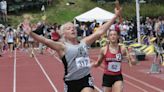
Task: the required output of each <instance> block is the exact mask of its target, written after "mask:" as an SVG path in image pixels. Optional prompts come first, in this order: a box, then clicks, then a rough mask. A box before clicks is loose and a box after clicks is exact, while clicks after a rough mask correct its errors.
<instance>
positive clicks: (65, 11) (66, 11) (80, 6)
mask: <svg viewBox="0 0 164 92" xmlns="http://www.w3.org/2000/svg"><path fill="white" fill-rule="evenodd" d="M67 1H68V0H58V3H56V4H54V5H53V6H50V7H48V8H47V9H46V16H47V21H48V22H49V23H55V22H56V23H59V24H62V23H64V22H66V21H72V20H73V18H74V17H75V16H77V15H80V14H81V13H84V12H86V11H88V10H90V9H92V8H94V7H96V6H98V7H101V8H103V9H106V10H108V11H111V12H113V10H114V7H115V5H114V4H113V3H106V4H104V5H100V4H97V3H95V2H92V1H91V0H85V2H84V0H74V1H76V4H75V5H71V6H67V5H66V2H67ZM122 7H123V13H122V16H123V17H124V18H132V17H134V16H135V15H136V11H135V8H136V6H135V3H132V4H126V3H125V4H123V5H122ZM140 9H141V10H140V14H141V16H161V15H164V12H163V10H164V5H157V4H141V6H140ZM28 13H29V14H31V15H32V16H33V19H32V22H33V23H36V22H38V21H40V20H41V17H42V15H43V13H42V12H41V11H37V12H35V11H32V13H30V12H28ZM9 20H10V21H9V23H10V24H12V25H14V26H16V25H18V24H19V23H20V22H22V21H23V17H22V15H19V16H18V15H10V16H9Z"/></svg>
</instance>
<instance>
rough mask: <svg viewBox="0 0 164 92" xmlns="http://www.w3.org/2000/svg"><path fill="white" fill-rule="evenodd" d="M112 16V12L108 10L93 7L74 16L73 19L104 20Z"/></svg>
mask: <svg viewBox="0 0 164 92" xmlns="http://www.w3.org/2000/svg"><path fill="white" fill-rule="evenodd" d="M113 16H114V14H113V13H111V12H108V11H106V10H104V9H101V8H99V7H95V8H93V9H92V10H89V11H87V12H85V13H83V14H81V15H79V16H76V17H75V19H76V20H78V21H81V22H88V21H90V22H92V21H94V20H96V21H97V22H104V21H107V20H109V19H111V18H113Z"/></svg>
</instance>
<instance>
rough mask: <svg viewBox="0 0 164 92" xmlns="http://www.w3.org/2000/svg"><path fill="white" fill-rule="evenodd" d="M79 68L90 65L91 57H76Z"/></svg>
mask: <svg viewBox="0 0 164 92" xmlns="http://www.w3.org/2000/svg"><path fill="white" fill-rule="evenodd" d="M75 61H76V66H77V68H82V67H89V66H90V59H89V57H78V58H76V59H75Z"/></svg>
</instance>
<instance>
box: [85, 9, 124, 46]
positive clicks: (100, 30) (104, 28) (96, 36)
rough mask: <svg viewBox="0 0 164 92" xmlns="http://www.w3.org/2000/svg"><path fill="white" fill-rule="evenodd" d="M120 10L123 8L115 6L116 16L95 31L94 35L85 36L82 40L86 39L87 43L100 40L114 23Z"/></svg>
mask: <svg viewBox="0 0 164 92" xmlns="http://www.w3.org/2000/svg"><path fill="white" fill-rule="evenodd" d="M120 12H121V8H120V9H116V8H115V15H114V17H113V18H112V19H111V20H109V21H107V22H106V23H105V24H103V25H102V26H100V27H99V28H98V29H97V31H96V32H95V33H93V34H92V35H90V36H88V37H86V38H84V39H83V40H82V41H84V42H85V43H86V44H87V45H91V44H92V43H93V42H95V41H96V40H98V39H99V38H100V37H101V36H102V35H103V34H104V33H106V32H107V30H108V29H109V27H110V26H111V25H112V24H113V22H114V21H115V20H116V19H117V17H118V16H119V15H120ZM102 16H103V15H102Z"/></svg>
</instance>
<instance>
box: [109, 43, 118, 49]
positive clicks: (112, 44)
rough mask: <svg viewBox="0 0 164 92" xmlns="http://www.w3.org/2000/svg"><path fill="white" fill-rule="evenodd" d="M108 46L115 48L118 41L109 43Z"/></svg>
mask: <svg viewBox="0 0 164 92" xmlns="http://www.w3.org/2000/svg"><path fill="white" fill-rule="evenodd" d="M110 47H112V48H117V47H118V43H110Z"/></svg>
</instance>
